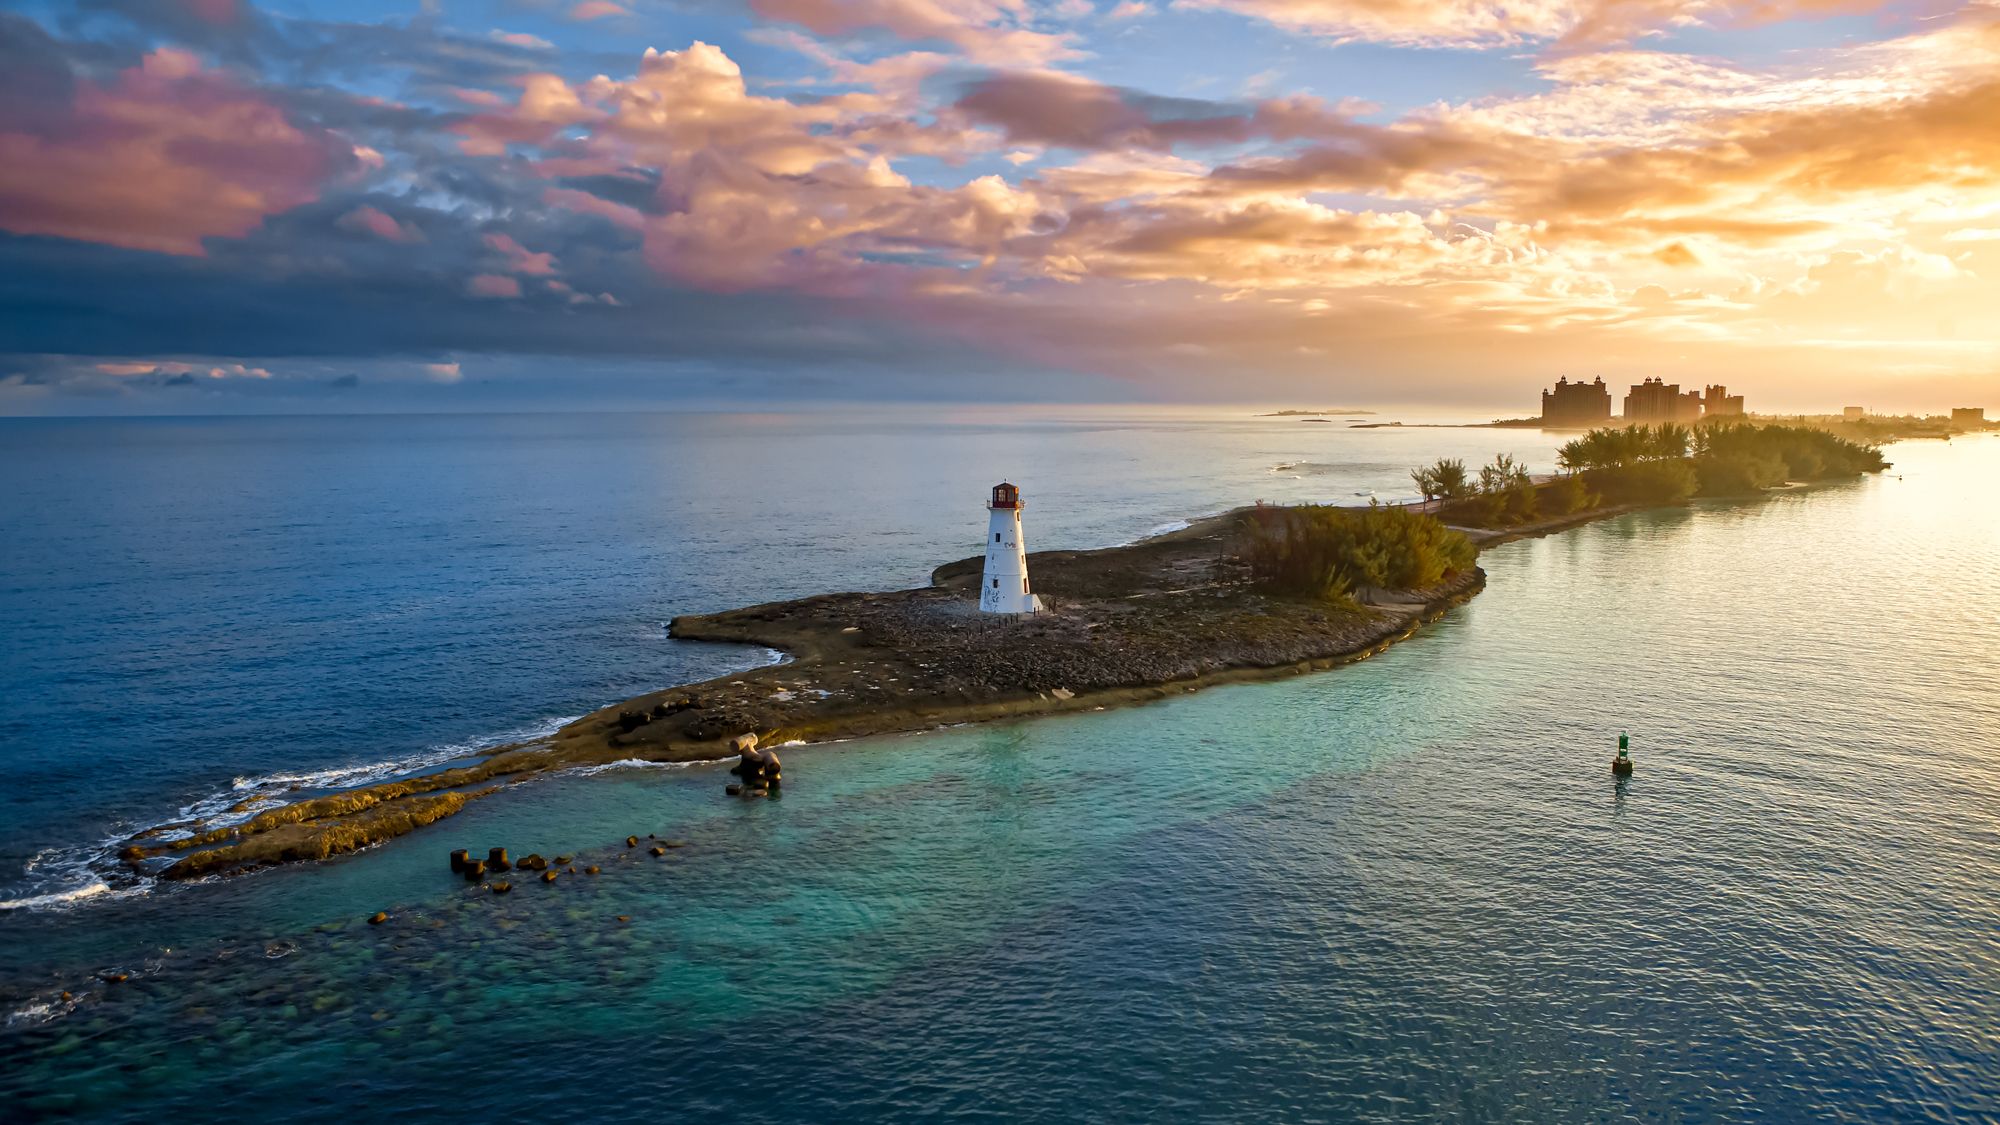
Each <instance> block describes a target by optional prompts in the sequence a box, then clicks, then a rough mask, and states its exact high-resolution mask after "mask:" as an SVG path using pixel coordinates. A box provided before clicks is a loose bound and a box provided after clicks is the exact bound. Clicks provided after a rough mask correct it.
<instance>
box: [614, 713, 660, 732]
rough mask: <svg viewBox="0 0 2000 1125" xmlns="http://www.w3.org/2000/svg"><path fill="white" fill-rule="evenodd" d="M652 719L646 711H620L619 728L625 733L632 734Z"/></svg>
mask: <svg viewBox="0 0 2000 1125" xmlns="http://www.w3.org/2000/svg"><path fill="white" fill-rule="evenodd" d="M652 721H653V718H652V716H651V715H648V714H647V713H646V712H644V711H620V712H618V729H619V731H621V732H623V733H625V734H631V733H632V732H633V731H635V730H638V729H639V728H640V727H643V726H645V725H646V724H647V723H650V722H652Z"/></svg>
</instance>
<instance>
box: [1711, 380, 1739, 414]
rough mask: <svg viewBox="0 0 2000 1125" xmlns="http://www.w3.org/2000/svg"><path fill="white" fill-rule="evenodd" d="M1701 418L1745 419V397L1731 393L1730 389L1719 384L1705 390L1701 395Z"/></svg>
mask: <svg viewBox="0 0 2000 1125" xmlns="http://www.w3.org/2000/svg"><path fill="white" fill-rule="evenodd" d="M1701 416H1702V417H1704V418H1741V417H1743V396H1742V395H1733V394H1730V393H1729V388H1728V387H1725V386H1722V385H1721V384H1717V385H1715V386H1712V387H1709V388H1708V389H1706V390H1704V391H1703V392H1702V395H1701Z"/></svg>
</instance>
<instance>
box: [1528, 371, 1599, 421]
mask: <svg viewBox="0 0 2000 1125" xmlns="http://www.w3.org/2000/svg"><path fill="white" fill-rule="evenodd" d="M1610 421H1611V389H1610V388H1608V387H1606V386H1605V385H1604V380H1603V379H1597V380H1594V381H1592V382H1589V383H1585V382H1582V381H1581V380H1579V381H1577V382H1574V383H1572V382H1570V381H1569V378H1568V377H1567V376H1565V377H1563V378H1561V379H1557V380H1556V385H1555V386H1554V387H1553V388H1552V389H1550V390H1546V391H1543V392H1542V425H1544V426H1547V427H1549V428H1551V429H1565V430H1566V429H1578V430H1587V429H1589V428H1591V427H1592V426H1602V425H1605V424H1606V423H1608V422H1610Z"/></svg>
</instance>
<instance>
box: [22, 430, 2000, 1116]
mask: <svg viewBox="0 0 2000 1125" xmlns="http://www.w3.org/2000/svg"><path fill="white" fill-rule="evenodd" d="M1553 444H1554V438H1553V436H1552V435H1542V434H1539V433H1536V432H1533V431H1495V430H1454V429H1428V430H1426V429H1416V428H1411V427H1406V428H1403V429H1401V430H1393V429H1388V430H1380V429H1378V430H1353V429H1348V428H1347V427H1346V426H1345V425H1343V424H1333V425H1327V424H1314V423H1299V422H1295V421H1289V420H1278V419H1253V418H1249V417H1246V416H1244V415H1242V414H1237V415H1233V416H1227V415H1223V414H1220V413H1216V414H1211V415H1206V416H1204V415H1200V414H1194V413H1175V414H1168V413H1141V412H1124V413H1122V414H1101V415H1088V416H1086V415H1080V414H1075V413H1070V414H1054V413H1042V414H1035V413H1024V412H1006V413H995V412H983V411H964V412H958V413H953V414H919V413H916V412H909V413H902V414H891V415H888V416H887V417H886V418H885V417H874V418H867V419H864V418H861V417H860V416H856V415H822V416H799V415H784V416H778V415H773V416H745V415H734V416H727V415H719V416H629V415H627V416H556V417H546V418H524V417H449V418H435V417H432V418H339V419H250V420H148V421H119V422H104V421H75V422H47V421H37V422H10V421H0V473H4V479H5V480H6V481H7V482H8V486H7V488H6V489H4V490H0V531H4V536H0V632H3V633H4V638H5V645H4V648H0V769H3V770H4V771H5V772H4V774H0V776H4V777H5V779H6V784H5V785H4V786H0V908H4V909H0V948H4V949H5V951H6V957H5V958H4V964H0V1007H4V1009H5V1010H4V1011H0V1019H4V1020H5V1026H4V1028H0V1057H5V1058H6V1059H7V1063H6V1065H5V1066H0V1117H5V1118H7V1119H9V1120H13V1119H22V1118H25V1119H29V1120H33V1119H36V1118H38V1117H40V1116H42V1115H49V1116H52V1117H53V1116H57V1115H68V1114H74V1115H79V1116H83V1117H87V1118H94V1119H116V1120H124V1119H130V1120H140V1119H148V1120H157V1119H160V1118H176V1119H178V1118H191V1117H201V1116H207V1115H211V1114H213V1113H214V1112H216V1110H217V1108H218V1107H219V1106H220V1105H222V1104H224V1100H226V1102H227V1104H229V1105H233V1106H238V1107H245V1106H249V1105H253V1104H256V1105H262V1106H265V1107H268V1108H273V1109H281V1110H282V1112H284V1113H285V1115H286V1116H288V1117H294V1118H298V1119H305V1120H314V1119H326V1120H331V1119H335V1118H343V1117H349V1116H351V1115H352V1114H353V1113H354V1112H356V1111H358V1110H362V1109H364V1108H368V1109H379V1108H383V1107H393V1108H394V1109H395V1110H397V1111H400V1112H413V1113H418V1114H425V1115H451V1116H463V1117H477V1118H480V1119H486V1120H510V1121H511V1120H523V1121H526V1120H547V1119H549V1118H551V1117H558V1116H583V1115H591V1114H594V1115H597V1116H603V1117H614V1118H631V1117H638V1116H641V1115H644V1116H647V1117H651V1118H665V1119H692V1120H718V1121H720V1120H730V1121H753V1122H754V1121H799V1122H828V1121H877V1120H884V1119H893V1120H936V1119H940V1118H946V1117H949V1118H958V1119H966V1120H1002V1119H1023V1118H1034V1119H1059V1120H1091V1121H1101V1120H1130V1121H1141V1120H1144V1121H1162V1120H1222V1119H1229V1120H1298V1121H1318V1120H1325V1121H1347V1120H1409V1119H1413V1118H1419V1119H1420V1118H1430V1117H1437V1116H1449V1117H1455V1118H1462V1119H1474V1120H1500V1119H1505V1120H1559V1121H1570V1120H1598V1119H1611V1118H1622V1117H1625V1116H1628V1115H1630V1116H1636V1117H1639V1118H1642V1119H1649V1120H1690V1121H1700V1120H1717V1119H1743V1118H1761V1119H1766V1120H1774V1121H1788V1120H1797V1119H1802V1118H1815V1119H1835V1120H1839V1119H1847V1120H1882V1119H1908V1120H1917V1119H1961V1120H1993V1119H1994V1118H1995V1117H1996V1115H2000V1033H1997V1032H1996V1028H2000V777H1996V775H1995V773H1994V771H1993V770H1992V767H1991V756H1992V753H1993V747H1994V746H1995V745H2000V593H1996V591H2000V561H1996V560H2000V504H1996V503H1995V502H1994V501H1993V500H1992V498H1991V482H1992V481H1994V480H1996V479H2000V439H1976V440H1962V441H1958V442H1953V443H1951V444H1943V443H1908V444H1903V445H1898V446H1896V447H1893V448H1892V449H1891V450H1890V456H1891V459H1892V460H1894V461H1895V462H1896V467H1895V468H1894V469H1893V470H1891V472H1890V473H1889V474H1888V475H1886V476H1883V477H1880V478H1874V479H1869V480H1866V481H1863V482H1859V483H1855V484H1850V485H1838V486H1831V487H1826V488H1820V489H1814V490H1810V491H1801V492H1796V493H1790V494H1785V495H1781V496H1778V497H1776V498H1773V499H1770V500H1767V501H1764V502H1761V503H1755V504H1716V503H1704V504H1698V505H1696V506H1694V507H1692V508H1690V509H1687V510H1677V511H1668V512H1659V513H1651V514H1646V515H1641V516H1634V517H1627V518H1624V519H1619V520H1614V521H1610V522H1606V523H1602V524H1596V525H1592V526H1589V527H1585V528H1581V529H1577V530H1574V531H1570V532H1566V533H1563V534H1560V535H1557V536H1553V537H1550V538H1546V539H1541V540H1533V541H1525V542H1520V543H1515V544H1511V545H1508V546H1505V547H1501V548H1499V549H1496V550H1494V551H1491V552H1488V553H1487V554H1486V555H1485V556H1484V557H1483V559H1482V563H1483V565H1484V566H1485V567H1486V568H1487V570H1488V572H1489V574H1490V584H1489V586H1488V588H1487V590H1486V592H1485V593H1484V594H1482V595H1481V596H1480V597H1479V598H1478V599H1477V600H1475V601H1474V602H1473V603H1472V604H1470V605H1469V606H1467V607H1465V608H1463V609H1461V610H1458V611H1455V612H1454V613H1453V614H1451V615H1450V616H1448V617H1447V618H1445V619H1444V620H1443V621H1441V622H1439V623H1437V624H1436V625H1435V626H1433V627H1431V628H1429V629H1427V630H1426V631H1424V632H1423V633H1421V634H1420V635H1419V636H1418V637H1416V638H1414V639H1412V640H1411V641H1409V642H1406V643H1404V644H1402V645H1399V646H1397V647H1396V648H1394V649H1392V650H1391V651H1390V652H1388V653H1387V654H1385V655H1383V656H1382V657H1380V658H1378V659H1375V660H1372V661H1369V662H1367V663H1364V664H1361V665H1357V666H1354V667H1351V668H1347V669H1341V670H1338V671H1335V672H1331V673H1327V674H1322V675H1316V676H1309V677H1301V678H1297V679H1291V680H1286V681H1283V682H1278V683H1270V684H1261V685H1250V686H1241V687H1231V688H1223V689H1216V690H1212V691H1208V692H1203V693H1200V694H1196V695H1190V696H1186V697H1184V698H1180V699H1176V700H1174V701H1171V702H1168V703H1165V704H1160V705H1155V706H1149V707H1142V708H1134V709H1129V710H1121V711H1107V712H1102V713H1096V714H1090V715H1084V716H1078V717H1067V718H1056V719H1047V720H1037V721H1029V722H1020V723H1010V724H1000V725H990V726H981V727H969V728H960V729H954V730H947V731H939V732H934V733H930V734H925V735H919V736H908V737H897V738H883V739H871V740H864V741H857V742H851V743H845V744H840V745H835V746H828V747H819V748H813V749H808V750H795V751H792V752H791V753H789V754H788V755H787V769H786V775H787V782H788V785H787V788H786V791H785V795H784V798H783V800H782V801H778V802H755V803H742V802H735V801H727V800H725V799H724V798H723V797H722V795H721V786H722V784H723V782H724V781H725V780H726V777H725V775H724V774H723V773H722V771H721V770H720V769H719V768H716V767H711V766H695V767H684V768H625V769H610V770H603V771H599V772H595V773H592V774H582V773H577V774H570V775H565V776H562V777H557V778H552V779H544V780H540V781H535V782H531V783H527V784H524V785H521V786H519V787H517V788H516V789H515V790H514V791H513V792H511V793H509V794H506V795H503V796H500V797H496V798H494V799H491V800H488V801H485V802H482V803H480V804H478V805H475V806H473V807H472V808H471V809H469V810H468V811H467V812H466V813H464V814H462V815H460V816H459V817H457V818H454V819H453V820H451V821H448V822H446V823H444V824H442V825H439V826H436V827H434V828H431V829H428V830H425V831H422V832H419V833H416V834H414V835H412V836H409V837H405V838H404V839H402V840H398V841H395V842H392V843H391V844H389V845H386V846H384V847H381V848H378V849H375V850H373V851H371V852H369V853H366V854H363V855H360V856H354V857H349V858H347V859H344V860H340V861H336V862H332V863H327V864H322V865H316V866H310V867H299V868H289V869H282V870H276V871H269V872H262V873H258V874H254V875H250V876H247V877H241V878H235V879H228V880H214V881H209V882H205V883H199V884H194V885H184V886H173V887H158V886H153V885H150V884H145V883H135V882H132V881H130V880H128V879H126V878H124V877H122V876H120V874H119V873H118V872H117V870H116V867H115V865H113V864H109V863H108V862H107V854H106V847H105V845H106V842H107V841H111V840H114V839H117V838H120V837H122V836H123V835H124V834H127V833H130V832H132V831H134V830H137V829H140V828H143V827H146V826H149V825H152V824H157V823H160V822H163V821H167V820H171V819H174V818H175V817H176V816H177V815H180V814H181V813H182V812H183V811H184V810H194V811H209V810H219V809H221V808H225V807H227V806H228V805H230V804H234V803H235V802H237V801H239V800H241V799H243V798H244V797H246V796H257V795H262V794H270V793H277V792H284V791H287V790H288V789H289V788H290V787H292V786H295V785H296V786H301V787H303V788H304V789H306V790H308V791H312V790H316V789H320V788H326V787H333V786H338V785H341V784H351V783H354V782H356V781H361V780H367V779H370V778H375V777H381V776H391V775H393V773H394V772H396V771H398V770H403V769H409V768H413V767H420V766H422V765H424V764H426V763H436V762H439V761H443V760H446V759H449V758H451V757H454V756H457V755H462V754H465V753H468V752H475V751H476V750H477V748H478V747H480V746H482V745H490V744H492V743H494V742H496V741H500V740H505V739H508V738H513V737H519V736H521V735H523V734H527V733H532V732H534V731H536V730H544V729H549V728H550V727H551V726H553V725H554V724H557V723H559V722H560V721H562V720H564V719H566V718H568V717H571V716H574V715H576V714H579V713H581V712H583V711H585V710H588V709H591V708H593V707H597V706H601V705H603V704H605V703H607V702H612V701H615V700H617V699H619V698H622V697H624V696H625V695H627V694H631V693H633V692H637V691H640V690H644V689H647V688H651V687H656V686H658V685H660V684H663V683H669V682H677V681H683V680H689V679H695V678H700V677H704V676H709V675H714V674H718V673H721V672H726V671H728V670H730V669H732V668H742V667H747V666H750V665H753V664H756V663H761V662H763V661H765V660H768V659H770V658H771V657H770V654H768V653H764V652H762V651H759V650H746V649H729V648H720V647H714V646H695V645H688V644H683V643H680V642H673V641H669V640H667V639H666V638H665V636H664V631H663V629H662V625H663V624H664V622H665V621H666V620H667V619H668V618H669V617H671V616H673V615H675V614H677V613H683V612H690V611H701V610H712V609H717V608H723V607H727V606H730V605H736V604H741V603H744V602H749V601H758V600H769V599H773V598H782V597H790V596H795V595H799V594H805V593H811V592H817V591H821V590H826V589H837V588H886V587H894V586H901V585H911V584H915V583H919V582H921V581H923V580H924V576H925V575H926V573H927V572H928V570H929V568H930V567H931V566H932V565H934V564H936V563H938V562H940V561H944V560H946V559H950V558H955V557H960V556H963V555H967V554H971V553H973V552H974V550H975V549H976V546H977V544H976V542H975V540H976V539H977V538H978V536H979V535H980V534H981V529H982V528H983V526H984V524H983V520H984V513H983V511H982V510H981V507H980V501H981V497H982V493H983V490H984V489H985V488H986V487H987V486H988V485H990V484H992V483H993V482H994V481H995V480H998V479H1000V478H1001V477H1003V476H1005V477H1008V478H1010V479H1012V480H1014V481H1015V482H1017V483H1019V484H1021V485H1022V486H1023V488H1024V491H1025V492H1026V495H1027V498H1028V501H1029V509H1028V534H1029V543H1030V547H1031V549H1036V548H1042V547H1080V546H1099V545H1106V544H1110V543H1115V542H1120V541H1124V540H1129V539H1131V538H1134V537H1137V536H1140V535H1143V534H1145V533H1147V532H1148V531H1150V530H1153V529H1156V528H1159V527H1161V526H1162V525H1170V524H1171V523H1173V521H1176V520H1178V519H1184V518H1187V517H1190V516H1196V515H1200V514H1204V513H1206V512H1211V511H1215V510H1219V509H1221V508H1224V507H1228V506H1230V505H1233V504H1236V503H1241V502H1243V501H1246V500H1250V499H1256V498H1259V497H1262V498H1265V499H1272V500H1305V499H1317V500H1328V501H1335V502H1352V501H1354V500H1356V499H1357V498H1359V497H1363V496H1366V495H1367V494H1369V493H1371V492H1372V493H1375V494H1378V495H1381V496H1383V497H1385V498H1390V497H1400V496H1403V495H1405V494H1407V493H1408V492H1409V484H1408V477H1407V471H1408V469H1409V467H1410V466H1412V465H1414V464H1417V463H1419V462H1421V461H1425V460H1429V459H1430V458H1432V457H1435V456H1438V455H1441V454H1442V455H1455V456H1463V457H1465V458H1467V459H1468V460H1477V459H1484V458H1485V457H1487V456H1489V455H1490V454H1492V453H1494V452H1500V451H1509V452H1513V453H1516V454H1518V455H1521V456H1523V457H1524V458H1525V459H1526V460H1527V461H1528V462H1529V463H1530V465H1531V466H1533V467H1536V468H1546V467H1547V466H1548V464H1549V463H1550V461H1551V456H1552V455H1551V450H1552V447H1553ZM1621 729H1629V730H1631V731H1632V733H1633V738H1634V745H1635V747H1636V752H1637V755H1638V758H1639V770H1638V774H1637V777H1636V778H1635V780H1634V781H1632V782H1631V783H1630V784H1629V785H1627V786H1625V787H1624V788H1622V789H1619V788H1615V787H1614V786H1613V784H1612V781H1611V778H1610V776H1609V773H1608V770H1607V768H1606V759H1607V756H1608V754H1609V750H1610V747H1611V745H1612V743H1613V741H1614V740H1615V736H1616V733H1617V732H1618V731H1619V730H1621ZM628 833H637V834H639V835H640V836H642V837H643V836H645V835H646V834H648V833H656V834H658V835H660V836H662V837H675V838H679V839H685V840H687V841H689V842H690V846H688V847H686V848H681V849H677V850H675V851H673V852H671V853H670V854H669V856H668V857H667V858H665V859H660V860H655V859H653V858H652V857H650V856H648V855H646V854H644V852H643V850H640V851H628V850H627V849H626V848H625V847H624V846H623V838H624V837H625V836H626V835H627V834H628ZM501 844H504V845H506V846H508V847H510V848H511V849H513V850H514V851H515V853H516V854H521V853H525V852H528V851H540V852H542V853H543V854H553V853H558V852H574V853H576V854H577V856H578V860H577V862H578V864H579V865H581V864H584V863H596V864H599V865H601V866H602V867H603V869H604V870H603V874H602V875H600V876H597V877H595V878H588V877H585V876H582V875H578V876H575V877H569V876H565V877H564V878H563V879H562V880H560V881H559V882H557V883H556V884H554V885H552V886H544V885H542V884H540V883H534V884H529V883H527V882H526V881H525V880H523V881H519V882H518V884H517V886H516V888H515V890H514V892H513V893H512V894H509V895H506V896H494V895H491V894H489V893H486V892H484V891H478V890H473V889H468V888H466V887H465V886H464V885H463V884H462V883H459V882H457V881H455V880H454V879H452V878H451V876H450V874H449V872H448V871H447V870H446V869H445V864H444V852H445V851H446V850H448V849H449V848H451V847H460V846H464V847H475V848H484V847H488V846H493V845H501ZM376 909H387V910H389V911H390V912H391V913H392V914H393V915H394V918H393V920H392V921H391V922H390V923H389V924H387V925H384V926H378V927H370V926H367V925H365V924H363V922H362V921H361V919H362V918H363V917H364V916H365V915H366V914H368V913H370V912H372V911H374V910H376ZM621 916H623V918H625V919H626V920H625V921H620V917H621ZM113 969H115V970H118V971H123V972H130V973H132V974H133V977H132V979H131V980H129V981H127V982H125V983H123V984H117V985H107V984H101V983H98V982H96V981H95V980H94V979H93V977H94V974H96V973H97V972H99V971H102V970H113ZM64 989H69V990H70V991H71V992H72V993H73V999H72V1001H71V1002H68V1003H65V1002H64V1001H62V999H61V998H60V993H61V991H62V990H64ZM219 1099H223V1100H219Z"/></svg>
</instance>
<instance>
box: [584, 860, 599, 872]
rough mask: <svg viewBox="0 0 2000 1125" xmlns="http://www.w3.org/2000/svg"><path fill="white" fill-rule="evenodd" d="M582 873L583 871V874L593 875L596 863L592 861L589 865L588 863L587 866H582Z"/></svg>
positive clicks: (595, 870)
mask: <svg viewBox="0 0 2000 1125" xmlns="http://www.w3.org/2000/svg"><path fill="white" fill-rule="evenodd" d="M583 873H584V874H585V875H595V874H597V865H596V864H594V863H593V864H591V865H590V866H589V867H586V868H584V869H583Z"/></svg>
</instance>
